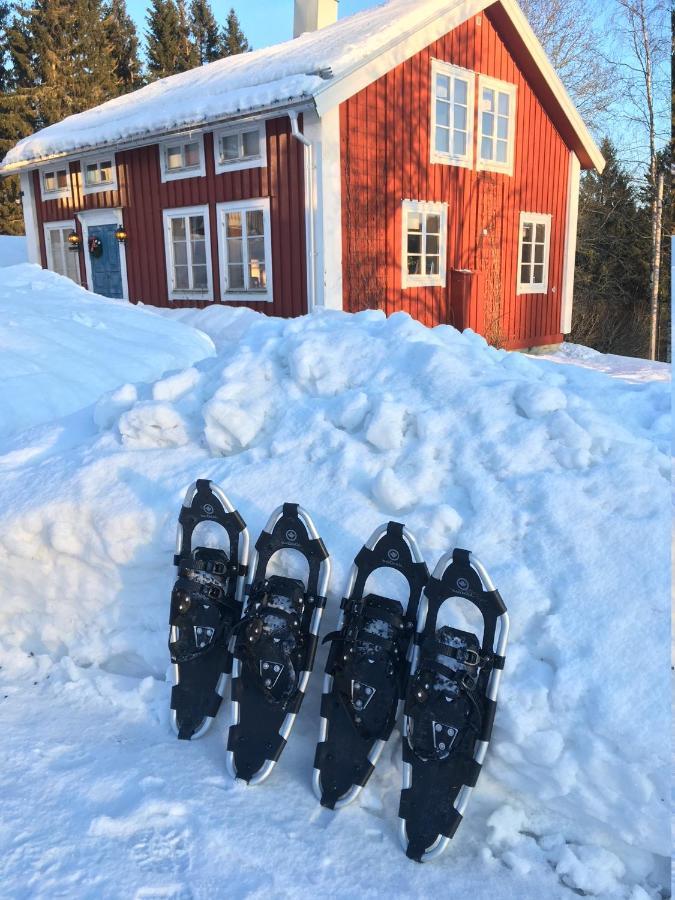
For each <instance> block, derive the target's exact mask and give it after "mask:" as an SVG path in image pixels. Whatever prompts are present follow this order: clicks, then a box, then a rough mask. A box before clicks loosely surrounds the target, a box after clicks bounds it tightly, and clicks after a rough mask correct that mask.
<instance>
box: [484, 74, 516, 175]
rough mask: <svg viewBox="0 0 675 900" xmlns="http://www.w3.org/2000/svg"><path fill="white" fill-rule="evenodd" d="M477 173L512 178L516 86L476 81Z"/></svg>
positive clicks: (490, 79)
mask: <svg viewBox="0 0 675 900" xmlns="http://www.w3.org/2000/svg"><path fill="white" fill-rule="evenodd" d="M478 97H479V101H478V165H477V166H476V168H478V169H489V170H490V171H492V172H504V173H505V174H507V175H512V174H513V144H514V133H515V121H516V86H515V84H508V83H507V82H505V81H496V80H495V79H494V78H486V77H485V76H484V75H480V76H479V78H478Z"/></svg>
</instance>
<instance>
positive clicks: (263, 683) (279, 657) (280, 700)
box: [226, 503, 330, 784]
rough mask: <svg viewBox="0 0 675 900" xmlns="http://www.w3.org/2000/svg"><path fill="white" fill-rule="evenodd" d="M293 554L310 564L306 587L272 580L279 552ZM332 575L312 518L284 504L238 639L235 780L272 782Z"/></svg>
mask: <svg viewBox="0 0 675 900" xmlns="http://www.w3.org/2000/svg"><path fill="white" fill-rule="evenodd" d="M289 549H292V550H296V551H298V552H299V553H300V554H301V555H302V556H304V557H305V559H306V560H307V564H308V574H307V577H306V582H303V581H300V580H298V579H296V578H291V577H285V576H281V575H268V571H267V570H268V567H269V564H270V560H271V558H272V557H273V556H274V554H275V553H277V552H278V551H280V550H289ZM329 578H330V560H329V558H328V552H327V551H326V548H325V546H324V544H323V541H322V540H321V538H320V537H319V535H318V534H317V531H316V528H315V527H314V523H313V522H312V520H311V518H310V516H309V514H308V513H307V512H306V511H305V510H303V509H302V508H301V507H299V506H298V505H297V504H295V503H285V504H284V505H283V506H280V507H278V508H277V509H276V510H275V511H274V512H273V513H272V515H271V516H270V519H269V521H268V523H267V525H266V526H265V528H264V529H263V531H262V532H261V535H260V537H259V539H258V541H257V542H256V545H255V553H254V555H253V559H252V565H251V567H250V570H249V584H248V587H247V595H248V596H247V602H246V605H245V609H244V618H243V620H242V622H241V624H240V625H239V626H238V627H237V629H236V635H235V640H234V642H233V652H234V661H233V666H232V712H233V723H232V725H231V726H230V729H229V733H228V741H227V756H226V761H227V767H228V770H229V772H230V774H231V775H232V777H233V778H242V779H244V780H245V781H247V782H248V783H249V784H259V783H260V782H262V781H264V779H265V778H267V776H268V775H269V774H270V772H271V771H272V768H273V767H274V765H275V763H276V761H277V760H278V759H279V757H280V755H281V753H282V751H283V748H284V747H285V745H286V741H287V740H288V737H289V735H290V732H291V729H292V727H293V724H294V721H295V717H296V715H297V713H298V711H299V709H300V706H301V704H302V701H303V699H304V695H305V691H306V689H307V684H308V682H309V677H310V674H311V671H312V668H313V665H314V658H315V655H316V648H317V641H318V633H319V626H320V623H321V616H322V614H323V609H324V607H325V604H326V591H327V590H328V581H329Z"/></svg>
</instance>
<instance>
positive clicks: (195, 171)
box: [159, 132, 206, 182]
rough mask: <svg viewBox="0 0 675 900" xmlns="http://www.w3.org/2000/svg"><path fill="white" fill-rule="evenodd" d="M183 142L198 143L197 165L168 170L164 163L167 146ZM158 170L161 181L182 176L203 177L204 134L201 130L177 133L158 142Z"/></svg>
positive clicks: (204, 165) (177, 178)
mask: <svg viewBox="0 0 675 900" xmlns="http://www.w3.org/2000/svg"><path fill="white" fill-rule="evenodd" d="M185 144H198V145H199V165H198V166H194V168H191V169H174V170H173V171H170V170H169V169H168V168H167V165H166V151H167V150H168V148H169V147H176V146H180V145H183V146H184V145H185ZM159 171H160V173H161V178H162V181H163V182H165V181H180V180H181V179H182V178H203V177H204V176H205V175H206V163H205V162H204V135H203V133H202V132H194V133H189V134H181V135H177V136H176V137H175V138H170V139H169V140H166V141H160V143H159Z"/></svg>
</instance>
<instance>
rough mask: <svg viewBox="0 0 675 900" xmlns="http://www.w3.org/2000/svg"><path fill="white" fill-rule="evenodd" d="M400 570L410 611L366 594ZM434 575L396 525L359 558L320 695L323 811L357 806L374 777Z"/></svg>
mask: <svg viewBox="0 0 675 900" xmlns="http://www.w3.org/2000/svg"><path fill="white" fill-rule="evenodd" d="M382 568H391V569H394V570H396V571H398V572H400V573H401V574H402V575H403V576H404V577H405V579H406V581H407V582H408V587H409V590H410V593H409V599H408V604H407V608H406V609H405V610H404V609H403V606H402V605H401V603H399V602H398V601H397V600H392V599H390V598H388V597H382V596H379V595H376V594H367V595H366V596H365V597H364V595H363V592H364V589H365V585H366V581H367V579H368V577H369V576H370V575H371V574H372V573H373V572H375V571H376V570H377V569H382ZM428 577H429V572H428V569H427V567H426V565H425V564H424V562H423V561H422V558H421V555H420V553H419V550H418V548H417V544H416V542H415V540H414V538H413V537H412V535H411V534H410V533H409V532H408V531H407V530H406V529H405V528H404V526H403V525H401V524H399V523H397V522H389V523H388V525H384V526H381V527H380V528H378V529H377V530H376V531H375V532H374V533H373V535H371V537H370V539H369V540H368V542H367V543H366V545H365V546H364V547H363V548H362V549H361V550H360V551H359V553H358V554H357V556H356V559H355V560H354V566H353V568H352V573H351V576H350V581H349V585H348V589H347V591H346V597H345V598H344V599H343V601H342V606H341V609H342V613H341V616H340V620H339V622H338V630H337V631H335V632H333V633H332V634H329V635H327V636H326V638H324V640H325V641H328V640H330V641H331V642H332V643H331V648H330V651H329V654H328V661H327V663H326V674H325V676H324V687H323V695H322V697H321V732H320V735H319V743H318V745H317V748H316V756H315V759H314V779H313V786H314V792H315V794H316V796H317V797H318V799H319V800H320V802H321V804H322V805H323V806H326V807H328V808H329V809H335V808H341V807H343V806H346V805H347V804H348V803H350V802H351V801H352V800H354V799H355V798H356V797H357V796H358V794H359V793H360V791H361V790H362V789H363V787H364V786H365V785H366V783H367V782H368V779H369V778H370V776H371V775H372V773H373V771H374V769H375V766H376V764H377V761H378V759H379V757H380V754H381V752H382V750H383V748H384V746H385V744H386V742H387V740H388V739H389V737H390V735H391V732H392V730H393V728H394V724H395V722H396V718H397V715H398V711H399V703H400V701H401V700H402V698H403V694H404V681H405V675H406V665H407V663H406V656H407V653H408V650H409V647H410V643H411V639H412V636H413V633H414V628H415V622H416V617H417V607H418V603H419V599H420V595H421V593H422V589H423V587H424V585H425V584H426V582H427V579H428Z"/></svg>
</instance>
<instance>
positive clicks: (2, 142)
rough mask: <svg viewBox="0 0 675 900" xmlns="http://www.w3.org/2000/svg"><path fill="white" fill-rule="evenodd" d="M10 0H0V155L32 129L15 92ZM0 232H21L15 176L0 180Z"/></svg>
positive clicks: (21, 217) (27, 114) (24, 109)
mask: <svg viewBox="0 0 675 900" xmlns="http://www.w3.org/2000/svg"><path fill="white" fill-rule="evenodd" d="M10 13H11V8H10V4H9V2H4V0H0V159H2V158H3V157H4V155H5V154H6V153H7V151H8V150H9V149H10V148H11V147H13V146H14V144H15V143H16V142H17V141H18V140H19V139H20V138H22V137H24V136H25V135H26V134H29V133H30V131H31V130H32V122H31V119H30V115H29V112H30V110H29V107H28V104H27V103H26V102H25V99H24V100H23V101H22V100H21V99H20V98H19V96H18V94H17V90H16V87H17V82H16V75H15V72H14V69H13V67H12V53H11V46H10V41H9V33H10ZM0 234H23V216H22V212H21V200H20V196H19V179H18V177H12V178H5V179H3V180H0Z"/></svg>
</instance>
